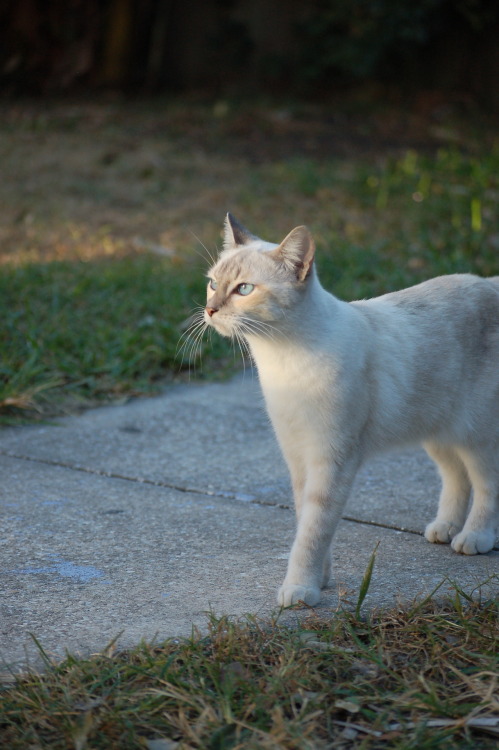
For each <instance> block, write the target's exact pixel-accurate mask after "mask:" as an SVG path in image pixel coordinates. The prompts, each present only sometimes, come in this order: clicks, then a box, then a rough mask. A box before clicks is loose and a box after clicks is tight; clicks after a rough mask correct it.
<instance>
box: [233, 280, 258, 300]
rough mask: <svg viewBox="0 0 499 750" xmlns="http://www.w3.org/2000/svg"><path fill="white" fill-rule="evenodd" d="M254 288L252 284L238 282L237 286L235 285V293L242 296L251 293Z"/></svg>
mask: <svg viewBox="0 0 499 750" xmlns="http://www.w3.org/2000/svg"><path fill="white" fill-rule="evenodd" d="M254 288H255V285H254V284H246V283H245V284H239V286H237V287H236V292H237V294H242V296H243V297H246V296H247V295H248V294H251V292H252V291H253V289H254Z"/></svg>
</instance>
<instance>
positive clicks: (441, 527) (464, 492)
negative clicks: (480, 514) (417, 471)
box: [424, 442, 471, 544]
mask: <svg viewBox="0 0 499 750" xmlns="http://www.w3.org/2000/svg"><path fill="white" fill-rule="evenodd" d="M424 448H425V450H426V452H427V453H428V455H429V456H430V457H431V458H432V459H433V460H434V461H435V463H436V464H437V467H438V470H439V473H440V477H441V480H442V491H441V493H440V500H439V503H438V512H437V516H436V518H435V519H434V520H433V521H432V522H431V523H429V524H428V525H427V527H426V529H425V537H426V539H427V540H428V541H429V542H440V543H443V544H448V543H449V542H451V541H452V539H453V538H454V537H455V536H456V535H457V534H458V533H459V532H460V531H461V529H462V528H463V526H464V522H465V519H466V511H467V509H468V503H469V498H470V493H471V482H470V478H469V475H468V471H467V469H466V466H465V465H464V463H463V461H462V460H461V458H460V457H459V455H458V453H457V452H456V450H455V449H454V448H452V447H450V446H445V445H440V444H438V443H433V442H431V443H430V442H428V443H425V444H424Z"/></svg>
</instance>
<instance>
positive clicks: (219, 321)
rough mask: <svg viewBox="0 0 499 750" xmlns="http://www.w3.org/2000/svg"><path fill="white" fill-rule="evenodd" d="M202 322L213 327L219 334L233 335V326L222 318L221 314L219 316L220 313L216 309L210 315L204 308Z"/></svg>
mask: <svg viewBox="0 0 499 750" xmlns="http://www.w3.org/2000/svg"><path fill="white" fill-rule="evenodd" d="M204 322H205V323H206V324H207V325H209V326H211V327H212V328H214V329H215V331H216V332H217V333H219V334H220V335H221V336H232V335H233V332H234V331H233V329H234V326H233V325H232V324H231V323H230V322H229V321H228V320H226V319H224V317H223V316H220V313H219V312H218V311H217V312H216V313H214V314H212V315H209V314H208V312H207V310H205V311H204Z"/></svg>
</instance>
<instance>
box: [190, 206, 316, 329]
mask: <svg viewBox="0 0 499 750" xmlns="http://www.w3.org/2000/svg"><path fill="white" fill-rule="evenodd" d="M314 252H315V245H314V241H313V239H312V236H311V235H310V232H309V231H308V229H307V228H306V227H304V226H300V227H296V228H295V229H293V231H292V232H290V233H289V234H288V235H287V237H286V238H285V239H284V240H283V241H282V242H281V244H280V245H276V244H273V243H270V242H265V241H264V240H261V239H259V238H258V237H255V236H254V235H253V234H251V232H249V231H248V230H247V229H245V227H243V226H242V225H241V224H239V222H237V221H236V219H234V217H233V216H231V214H227V217H226V219H225V240H224V249H223V251H222V252H221V254H220V256H219V258H218V260H217V262H216V263H215V264H214V266H212V268H210V270H209V272H208V274H207V276H208V279H209V281H208V288H207V302H206V307H205V311H204V320H205V322H206V323H207V324H208V325H211V326H213V328H215V330H216V331H218V333H220V334H222V335H223V336H234V335H239V334H242V335H245V334H246V335H251V334H253V335H265V333H269V332H270V331H271V330H275V329H276V328H279V327H280V324H281V325H284V323H285V321H286V319H287V318H288V317H289V313H290V311H292V310H294V309H295V308H296V307H297V306H298V305H299V303H300V301H301V300H302V298H303V295H304V293H305V290H306V288H307V286H308V284H309V281H310V278H311V276H312V274H313V260H314Z"/></svg>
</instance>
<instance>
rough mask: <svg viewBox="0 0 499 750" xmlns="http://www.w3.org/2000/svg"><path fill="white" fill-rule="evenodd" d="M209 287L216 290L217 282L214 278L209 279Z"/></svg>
mask: <svg viewBox="0 0 499 750" xmlns="http://www.w3.org/2000/svg"><path fill="white" fill-rule="evenodd" d="M210 289H213V291H214V292H216V291H217V282H216V281H215V279H210Z"/></svg>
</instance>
